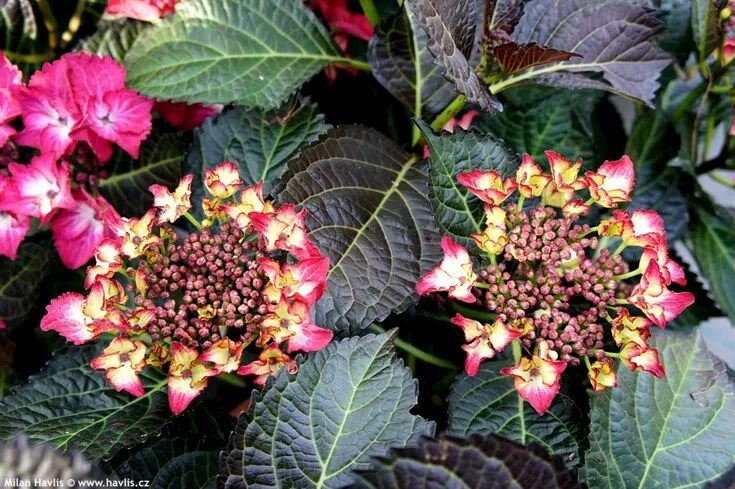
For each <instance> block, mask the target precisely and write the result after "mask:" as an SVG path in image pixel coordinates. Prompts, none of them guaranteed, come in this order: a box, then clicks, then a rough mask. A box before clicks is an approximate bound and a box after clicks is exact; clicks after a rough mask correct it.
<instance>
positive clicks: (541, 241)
mask: <svg viewBox="0 0 735 489" xmlns="http://www.w3.org/2000/svg"><path fill="white" fill-rule="evenodd" d="M546 156H547V158H548V161H549V165H550V168H551V171H550V173H546V172H544V171H543V170H542V169H541V167H540V166H539V165H537V164H536V163H535V162H534V161H533V159H532V158H531V157H530V156H529V155H523V161H522V163H521V165H520V167H519V168H518V170H517V172H516V174H515V176H514V177H513V178H503V177H502V176H501V175H500V174H499V173H497V172H495V171H492V170H490V171H487V170H474V171H470V172H468V173H463V174H460V175H458V177H457V180H458V181H459V183H460V184H461V185H463V186H464V187H466V188H467V189H468V190H469V191H470V192H471V193H472V194H474V195H476V196H477V197H478V198H480V199H481V200H482V201H483V203H484V206H485V207H484V208H485V227H484V229H482V230H481V231H480V232H478V233H476V234H474V235H473V236H472V238H473V240H474V242H475V244H476V248H477V249H478V250H479V251H480V256H477V257H476V258H477V260H476V261H477V262H478V263H482V264H483V265H482V267H480V268H479V269H478V268H477V267H476V265H475V262H474V261H473V259H472V257H471V256H470V253H469V252H468V250H467V249H465V248H464V247H462V246H460V245H458V244H457V243H455V242H454V241H453V240H452V239H451V238H449V237H444V238H443V239H442V248H443V250H444V259H443V260H442V262H441V263H440V264H439V265H438V266H436V267H435V268H434V269H433V270H431V271H430V272H429V273H427V274H426V275H424V276H423V277H422V278H421V280H420V281H419V282H418V284H417V291H418V292H419V294H422V295H426V294H430V293H435V292H447V293H448V295H449V297H450V298H452V299H455V300H457V301H461V302H465V303H470V304H476V305H479V306H481V307H482V308H483V309H485V311H482V312H481V313H480V314H478V315H477V317H478V318H479V317H482V318H489V319H488V320H478V319H474V318H471V317H465V316H464V315H462V314H457V315H456V316H455V317H454V318H453V319H452V322H453V323H454V324H456V325H458V326H459V327H461V328H462V330H463V331H464V335H465V339H466V341H467V344H466V345H464V346H463V349H464V350H465V351H466V352H467V360H466V363H465V370H466V372H467V373H468V374H469V375H476V374H477V372H478V369H479V366H480V363H481V362H482V361H484V360H485V359H488V358H492V357H494V356H495V355H496V353H497V352H500V351H502V350H503V349H504V348H505V347H507V346H508V345H509V344H512V345H513V350H514V356H515V357H516V365H515V366H513V367H510V368H504V369H502V370H501V373H502V374H504V375H508V376H510V377H512V378H513V381H514V386H515V389H516V390H517V391H518V393H519V395H520V396H521V397H522V398H524V399H526V400H527V401H528V402H529V403H530V404H531V405H532V406H533V407H534V408H535V409H536V411H537V412H538V413H539V414H543V413H544V412H545V411H546V410H547V409H548V408H549V406H550V405H551V402H552V400H553V399H554V397H555V396H556V394H557V393H558V392H559V387H560V384H559V382H560V379H561V376H562V373H563V372H564V370H565V369H566V367H567V365H569V364H571V365H580V364H581V363H584V364H585V365H586V367H587V370H588V376H589V380H590V383H591V384H592V387H593V389H594V391H595V392H600V391H602V390H604V389H608V388H611V387H614V386H616V385H617V380H616V373H615V360H616V359H619V360H620V361H621V362H622V363H623V364H624V365H625V366H627V367H628V368H630V369H633V370H640V371H646V372H649V373H652V374H653V375H656V376H659V377H660V376H663V375H664V370H663V367H662V365H661V363H660V360H659V356H658V352H657V351H656V350H655V349H653V348H651V347H650V346H649V345H648V343H647V341H646V340H647V339H648V338H649V336H650V328H651V326H652V325H656V326H658V327H661V328H663V327H665V326H666V323H667V322H668V321H671V320H672V319H674V318H675V317H676V316H677V315H679V314H680V313H681V312H682V311H683V310H684V309H685V308H686V307H688V306H689V305H691V304H692V302H693V301H694V297H693V296H692V294H690V293H688V292H675V291H673V290H671V289H670V286H671V284H672V283H673V284H678V285H685V284H686V280H685V278H684V272H683V270H682V268H681V267H680V266H679V265H678V264H677V263H676V262H675V261H674V260H672V259H670V258H669V256H668V247H667V243H666V234H665V231H664V225H663V220H662V219H661V217H660V216H659V215H658V214H657V213H656V212H654V211H650V210H635V211H633V212H629V211H625V210H619V209H617V206H618V205H619V204H621V203H625V202H629V201H630V200H631V198H630V193H631V191H632V189H633V186H634V165H633V162H632V161H631V160H630V158H628V157H627V156H623V157H622V158H621V159H620V160H617V161H606V162H604V163H603V164H602V165H601V166H600V168H599V169H598V170H597V171H594V172H592V171H588V172H586V173H585V174H584V175H580V169H581V166H582V162H581V161H577V162H575V163H572V162H571V161H569V160H567V159H565V158H563V157H562V156H560V155H559V154H557V153H554V152H551V151H547V152H546ZM516 193H517V194H518V198H517V201H516V202H512V201H511V200H509V199H510V197H511V196H513V195H514V194H516ZM581 193H584V194H583V195H586V198H584V197H582V196H581V195H580V194H581ZM527 199H533V202H534V205H533V206H524V202H525V201H526V200H527ZM593 205H598V206H600V207H602V208H604V209H612V214H611V215H608V216H607V217H605V218H603V219H602V220H601V221H600V222H599V224H598V225H597V226H594V227H590V225H588V224H580V223H579V220H580V218H581V217H582V216H586V215H588V214H589V212H590V210H591V207H592V206H593ZM611 244H613V245H617V246H616V248H615V249H614V251H610V249H608V247H607V245H611ZM627 247H639V248H641V249H642V255H641V258H640V262H639V265H638V267H637V268H636V269H635V270H632V271H631V270H629V267H628V265H627V263H626V262H625V261H624V260H623V258H622V256H621V255H620V253H621V252H622V251H623V250H624V249H625V248H627ZM635 280H637V283H635V282H634V281H635ZM486 311H489V313H488V312H486ZM465 315H467V316H469V315H470V314H469V313H466V314H465ZM609 340H611V341H610V343H613V342H614V344H615V345H616V347H617V348H615V350H616V351H608V350H606V349H605V345H606V341H609Z"/></svg>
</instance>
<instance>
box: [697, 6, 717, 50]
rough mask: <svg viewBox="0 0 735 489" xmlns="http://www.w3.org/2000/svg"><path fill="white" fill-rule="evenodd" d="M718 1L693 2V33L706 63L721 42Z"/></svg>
mask: <svg viewBox="0 0 735 489" xmlns="http://www.w3.org/2000/svg"><path fill="white" fill-rule="evenodd" d="M717 3H718V2H717V1H716V0H692V32H693V33H694V42H695V43H696V44H697V54H698V55H699V59H700V61H704V60H705V59H707V57H708V56H709V55H710V53H711V52H712V51H713V50H714V49H715V47H717V44H718V43H719V42H720V9H719V8H718V7H717Z"/></svg>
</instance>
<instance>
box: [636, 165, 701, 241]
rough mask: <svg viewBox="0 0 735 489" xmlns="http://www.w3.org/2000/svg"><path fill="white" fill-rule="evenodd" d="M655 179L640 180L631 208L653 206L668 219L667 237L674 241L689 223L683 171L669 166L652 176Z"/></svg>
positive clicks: (666, 220)
mask: <svg viewBox="0 0 735 489" xmlns="http://www.w3.org/2000/svg"><path fill="white" fill-rule="evenodd" d="M651 177H652V179H651V180H648V181H646V180H643V179H639V180H638V181H637V182H636V186H635V189H634V191H633V200H632V201H631V203H630V204H629V205H628V210H631V211H632V210H635V209H652V210H654V211H656V212H658V213H659V214H660V215H661V217H662V218H663V220H664V228H665V229H666V237H667V239H668V242H669V243H674V242H675V241H676V240H678V239H679V238H681V237H682V236H683V235H684V233H686V230H687V226H688V221H689V219H688V213H687V203H688V200H689V199H688V196H687V193H686V191H685V190H684V188H683V186H682V185H683V183H682V173H681V170H680V169H678V168H669V169H666V170H663V171H659V172H658V173H657V174H656V175H652V176H651Z"/></svg>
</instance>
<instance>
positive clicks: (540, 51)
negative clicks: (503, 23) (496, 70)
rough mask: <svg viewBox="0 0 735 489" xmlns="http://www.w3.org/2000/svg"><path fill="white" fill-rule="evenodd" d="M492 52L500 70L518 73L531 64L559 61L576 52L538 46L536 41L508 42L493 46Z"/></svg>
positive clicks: (570, 56)
mask: <svg viewBox="0 0 735 489" xmlns="http://www.w3.org/2000/svg"><path fill="white" fill-rule="evenodd" d="M493 54H494V55H495V58H496V59H497V61H498V63H499V64H500V67H501V68H502V70H503V71H504V72H506V73H510V74H513V73H518V72H519V71H523V70H527V69H528V68H531V67H533V66H540V65H546V64H550V63H560V62H562V61H567V60H569V59H571V58H573V57H575V56H579V55H578V54H576V53H569V52H567V51H560V50H558V49H554V48H550V47H546V46H539V45H538V44H536V43H531V44H518V43H515V42H510V43H508V44H503V45H502V46H498V47H496V48H493Z"/></svg>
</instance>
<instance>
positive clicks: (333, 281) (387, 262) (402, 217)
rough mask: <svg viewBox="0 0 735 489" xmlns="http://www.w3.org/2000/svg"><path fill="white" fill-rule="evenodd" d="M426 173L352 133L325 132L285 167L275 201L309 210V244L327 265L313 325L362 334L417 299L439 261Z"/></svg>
mask: <svg viewBox="0 0 735 489" xmlns="http://www.w3.org/2000/svg"><path fill="white" fill-rule="evenodd" d="M426 167H427V165H426V164H425V163H424V162H421V161H418V160H417V159H416V158H415V157H412V156H410V155H409V154H408V153H406V152H405V151H403V150H402V149H401V148H399V147H398V146H396V144H395V143H394V142H393V141H391V140H390V139H388V138H386V137H385V136H383V135H382V134H380V133H378V132H376V131H374V130H372V129H367V128H363V127H356V126H345V127H338V128H335V129H332V130H330V131H329V132H327V134H326V135H325V136H323V137H322V138H321V139H320V140H319V142H318V143H316V144H314V145H312V146H311V147H309V148H307V149H305V150H304V151H303V152H302V153H301V156H300V157H299V158H298V159H296V160H293V161H291V162H290V163H289V170H288V171H287V172H286V173H285V174H284V176H283V185H282V189H281V190H280V192H279V193H278V198H279V200H280V201H281V202H290V203H294V204H299V205H302V206H304V207H305V208H306V209H308V211H309V214H308V216H307V218H306V224H307V227H308V229H309V231H310V232H311V238H312V239H313V240H314V242H315V243H316V244H317V246H318V247H319V248H320V250H321V251H322V252H323V253H325V254H326V255H327V256H329V258H330V260H331V268H330V270H329V277H328V283H327V291H326V293H325V294H324V297H322V299H321V300H320V301H319V302H318V303H317V304H316V308H315V312H316V314H315V320H316V322H317V324H320V325H322V326H328V327H331V328H334V329H343V328H347V327H348V326H350V325H352V326H355V327H367V326H368V325H370V324H371V323H372V322H374V321H382V320H383V319H385V318H386V317H387V316H388V315H389V314H390V313H392V312H402V311H404V310H405V309H406V308H407V307H408V306H409V305H410V304H412V303H413V302H415V301H416V300H417V299H418V296H417V295H416V293H415V286H416V282H417V281H418V279H419V277H420V276H421V274H422V273H423V272H425V271H426V270H427V269H429V268H430V267H431V266H433V265H435V264H436V263H438V262H439V261H440V260H441V251H440V249H439V246H438V244H439V236H438V233H437V230H436V223H435V222H434V217H433V216H432V213H431V204H430V203H429V199H428V197H427V194H428V176H427V171H426Z"/></svg>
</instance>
